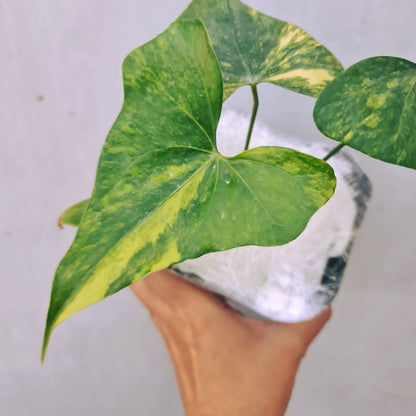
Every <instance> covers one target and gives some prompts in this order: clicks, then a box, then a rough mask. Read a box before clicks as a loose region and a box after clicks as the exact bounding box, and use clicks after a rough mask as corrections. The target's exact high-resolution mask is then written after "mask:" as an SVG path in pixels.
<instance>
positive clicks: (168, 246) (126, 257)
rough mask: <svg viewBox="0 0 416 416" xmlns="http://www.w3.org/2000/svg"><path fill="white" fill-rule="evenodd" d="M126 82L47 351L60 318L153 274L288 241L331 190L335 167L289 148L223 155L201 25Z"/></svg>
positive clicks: (147, 49) (179, 30) (146, 49)
mask: <svg viewBox="0 0 416 416" xmlns="http://www.w3.org/2000/svg"><path fill="white" fill-rule="evenodd" d="M123 80H124V88H125V101H124V104H123V107H122V110H121V113H120V114H119V116H118V118H117V120H116V122H115V124H114V125H113V127H112V129H111V131H110V133H109V135H108V137H107V140H106V142H105V145H104V148H103V151H102V154H101V157H100V161H99V165H98V170H97V177H96V183H95V188H94V191H93V195H92V197H91V200H90V202H89V204H88V207H87V210H86V212H85V213H84V215H83V216H82V219H81V223H80V225H79V229H78V233H77V235H76V238H75V241H74V243H73V244H72V246H71V248H70V249H69V251H68V252H67V254H66V255H65V257H64V258H63V260H62V261H61V263H60V265H59V266H58V269H57V271H56V275H55V279H54V283H53V288H52V296H51V303H50V307H49V313H48V318H47V326H46V331H45V338H44V349H43V352H45V349H46V346H47V343H48V340H49V336H50V333H51V331H52V329H53V328H54V327H55V326H56V325H57V324H58V323H60V322H61V321H63V320H64V319H66V318H68V317H69V316H70V315H72V314H74V313H75V312H77V311H79V310H80V309H82V308H84V307H86V306H88V305H89V304H91V303H93V302H96V301H98V300H101V299H103V298H105V297H106V296H109V295H111V294H113V293H115V292H117V291H119V290H120V289H122V288H124V287H125V286H127V285H129V284H131V283H133V282H135V281H137V280H139V279H142V278H143V277H145V276H146V275H147V274H148V273H150V272H153V271H156V270H160V269H163V268H165V267H169V266H170V265H172V264H175V263H178V262H181V261H183V260H185V259H190V258H195V257H198V256H201V255H202V254H204V253H207V252H211V251H219V250H225V249H229V248H232V247H236V246H242V245H248V244H255V245H278V244H285V243H287V242H289V241H291V240H293V239H294V238H295V237H296V236H297V235H298V234H300V232H301V231H302V230H303V229H304V227H305V226H306V224H307V222H308V220H309V218H310V217H311V216H312V214H313V213H314V212H315V211H316V210H317V209H318V208H319V207H320V206H322V205H323V204H324V203H325V202H326V201H327V200H328V199H329V198H330V197H331V195H332V193H333V190H334V186H335V178H334V174H333V171H332V168H331V167H330V166H329V165H328V164H326V163H325V162H323V161H322V160H319V159H315V158H313V157H312V156H309V155H305V154H303V153H299V152H296V151H294V150H290V149H285V148H278V147H262V148H256V149H253V150H249V151H246V152H244V153H241V154H240V155H238V156H235V157H232V158H226V157H224V156H222V155H221V154H219V153H218V151H217V149H216V145H215V134H216V128H217V124H218V120H219V117H220V111H221V105H222V80H221V73H220V69H219V66H218V62H217V60H216V58H215V55H214V52H213V50H212V48H211V46H210V44H209V41H208V37H207V34H206V32H205V29H204V26H203V25H202V23H201V22H200V21H196V20H194V21H186V22H178V23H175V24H173V25H172V26H170V27H169V29H168V30H167V31H166V32H164V33H162V34H161V35H159V36H158V37H157V38H155V39H154V40H152V41H150V42H149V43H147V44H145V45H144V46H142V47H140V48H138V49H136V50H135V51H133V52H132V53H131V54H130V55H129V56H128V57H127V58H126V60H125V62H124V64H123ZM243 142H244V138H242V146H243Z"/></svg>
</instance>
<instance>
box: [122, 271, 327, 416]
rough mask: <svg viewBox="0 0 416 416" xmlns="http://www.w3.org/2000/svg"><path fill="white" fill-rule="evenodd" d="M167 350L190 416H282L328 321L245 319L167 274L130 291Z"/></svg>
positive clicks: (153, 276) (159, 274) (156, 275)
mask: <svg viewBox="0 0 416 416" xmlns="http://www.w3.org/2000/svg"><path fill="white" fill-rule="evenodd" d="M130 287H131V289H132V291H133V292H134V293H135V295H136V296H137V297H138V298H139V299H140V300H141V301H142V302H143V304H144V305H145V306H146V307H147V309H148V310H149V312H150V315H151V317H152V319H153V322H154V323H155V325H156V326H157V327H158V328H159V330H160V332H161V333H162V336H163V338H164V340H165V342H166V345H167V348H168V351H169V354H170V357H171V359H172V362H173V366H174V369H175V373H176V378H177V381H178V385H179V390H180V394H181V397H182V401H183V404H184V408H185V412H186V415H187V416H214V415H215V416H237V415H238V416H257V415H259V416H260V415H261V416H281V415H283V414H284V413H285V410H286V407H287V405H288V402H289V399H290V395H291V392H292V389H293V385H294V381H295V376H296V372H297V369H298V367H299V364H300V361H301V359H302V357H303V356H304V354H305V353H306V350H307V348H308V346H309V344H310V343H311V342H312V340H313V339H314V338H315V337H316V335H317V334H318V333H319V332H320V330H321V329H322V328H323V326H324V325H325V323H326V322H327V321H328V319H329V318H330V315H331V310H330V308H328V309H326V310H325V311H324V312H322V313H321V314H320V315H318V316H317V317H315V318H314V319H312V320H310V321H306V322H300V323H295V324H286V323H280V322H263V321H257V320H253V319H249V318H246V317H244V316H242V315H239V314H237V313H236V312H234V311H232V310H231V309H229V308H228V307H226V306H225V305H224V304H223V303H222V302H221V301H220V300H219V299H217V298H216V297H215V296H212V295H211V294H209V293H208V292H206V291H204V290H202V289H200V288H197V287H196V286H193V285H192V284H190V283H187V282H185V281H184V280H183V279H181V278H180V277H178V276H177V275H176V274H175V273H173V272H171V271H169V270H161V271H159V272H155V273H152V274H151V275H149V276H148V277H146V279H144V280H143V281H140V282H137V283H134V284H133V285H131V286H130Z"/></svg>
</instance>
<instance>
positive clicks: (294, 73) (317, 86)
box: [181, 0, 342, 99]
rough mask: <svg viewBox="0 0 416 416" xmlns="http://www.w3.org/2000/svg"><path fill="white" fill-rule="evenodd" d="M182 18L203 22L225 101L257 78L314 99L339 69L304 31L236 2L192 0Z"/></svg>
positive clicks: (324, 50)
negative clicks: (216, 65)
mask: <svg viewBox="0 0 416 416" xmlns="http://www.w3.org/2000/svg"><path fill="white" fill-rule="evenodd" d="M181 18H182V19H188V18H198V19H201V20H202V22H203V23H204V24H205V26H206V28H207V31H208V35H209V37H210V39H211V42H212V45H213V48H214V50H215V53H216V55H217V58H218V61H219V64H220V68H221V72H222V75H223V79H224V99H226V98H228V97H229V96H230V95H231V94H232V93H233V92H234V91H235V90H236V89H237V88H239V87H242V86H244V85H251V86H254V85H257V84H259V83H261V82H268V83H272V84H275V85H279V86H281V87H284V88H287V89H289V90H292V91H295V92H299V93H302V94H306V95H310V96H312V97H316V96H317V95H318V94H319V92H320V91H321V90H322V89H323V88H324V87H325V85H326V84H327V83H328V81H331V80H332V79H333V78H334V77H335V76H336V75H337V74H338V73H340V72H342V66H341V64H340V63H339V62H338V60H337V59H336V58H335V57H334V56H333V55H332V54H331V53H330V52H329V51H328V50H327V49H326V48H325V47H324V46H322V45H321V44H320V43H319V42H317V41H316V40H315V39H314V38H313V37H312V36H310V35H309V34H308V33H306V32H305V31H304V30H303V29H301V28H300V27H298V26H295V25H293V24H290V23H287V22H283V21H281V20H278V19H275V18H273V17H270V16H267V15H265V14H262V13H260V12H258V11H257V10H254V9H252V8H250V7H248V6H246V5H245V4H243V3H242V2H241V1H239V0H193V1H192V3H191V4H190V5H189V7H188V8H187V9H186V10H185V12H184V13H183V14H182V15H181Z"/></svg>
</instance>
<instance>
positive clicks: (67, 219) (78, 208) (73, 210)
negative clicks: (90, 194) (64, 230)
mask: <svg viewBox="0 0 416 416" xmlns="http://www.w3.org/2000/svg"><path fill="white" fill-rule="evenodd" d="M89 202H90V200H89V199H85V200H84V201H81V202H78V203H77V204H75V205H72V207H69V208H68V209H66V210H65V211H64V212H63V213H62V214H61V216H60V217H59V220H58V225H59V226H60V227H63V226H64V225H72V226H73V227H78V225H79V223H80V222H81V218H82V216H83V215H84V212H85V210H86V209H87V206H88V203H89Z"/></svg>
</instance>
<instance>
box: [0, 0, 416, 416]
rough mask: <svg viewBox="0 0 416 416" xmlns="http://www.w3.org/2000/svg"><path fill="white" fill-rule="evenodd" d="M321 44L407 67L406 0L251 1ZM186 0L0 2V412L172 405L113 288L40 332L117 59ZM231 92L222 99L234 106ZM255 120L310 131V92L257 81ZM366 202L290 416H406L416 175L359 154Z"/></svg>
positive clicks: (118, 98)
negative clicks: (65, 215)
mask: <svg viewBox="0 0 416 416" xmlns="http://www.w3.org/2000/svg"><path fill="white" fill-rule="evenodd" d="M247 3H249V4H250V5H251V6H252V7H255V8H257V9H259V10H261V11H263V12H265V13H267V14H270V15H273V16H275V17H278V18H280V19H283V20H287V21H290V22H292V23H295V24H297V25H299V26H301V27H302V28H304V29H305V30H307V31H308V32H309V33H311V34H312V35H313V36H314V37H316V38H317V39H318V40H320V41H321V42H322V43H324V44H325V45H326V46H327V47H328V48H329V49H330V50H331V51H332V52H333V53H334V54H335V55H336V56H337V57H338V58H339V59H340V60H341V62H342V63H343V64H344V65H345V66H349V65H351V64H353V63H355V62H357V61H358V60H361V59H363V58H365V57H369V56H375V55H395V56H401V57H404V58H407V59H410V60H413V61H416V44H415V39H416V25H415V24H414V21H415V16H416V2H415V1H414V0H395V1H392V0H360V1H358V0H351V1H334V0H308V1H306V0H303V1H302V0H291V1H281V0H257V1H254V0H250V1H247ZM186 5H187V0H175V1H171V0H152V1H151V2H149V1H140V0H118V1H114V0H113V1H110V0H72V1H66V0H40V1H36V2H35V1H31V0H0V97H1V101H0V105H1V107H0V110H1V111H0V129H1V134H0V140H1V151H0V158H1V164H0V186H1V195H2V196H1V205H0V215H1V223H0V238H1V243H0V244H1V247H0V257H1V262H0V278H1V289H0V334H1V335H0V414H1V415H5V416H29V415H45V416H53V415H57V414H59V415H61V416H67V415H68V416H69V415H75V414H76V415H80V416H84V415H85V416H86V415H102V416H105V415H108V416H109V415H114V414H122V415H125V416H129V415H152V416H153V415H154V416H159V415H160V416H162V415H171V416H179V415H181V414H183V411H182V408H181V403H180V399H179V395H178V391H177V387H176V384H175V379H174V375H173V371H172V368H171V365H170V362H169V358H168V356H167V353H166V351H165V347H164V344H163V342H162V339H161V337H160V336H159V334H158V332H157V331H156V329H155V328H154V327H153V325H152V323H151V321H150V319H149V317H148V314H147V312H146V311H145V310H144V308H143V307H142V306H141V305H140V304H139V303H138V302H137V301H136V300H135V299H134V298H133V296H132V295H131V294H130V293H129V292H128V291H127V290H125V291H122V292H120V293H118V294H116V295H114V296H112V297H111V298H109V299H107V300H105V301H103V302H100V303H98V304H96V305H94V306H91V307H89V308H87V309H86V310H84V311H82V312H80V313H78V314H77V315H75V316H74V317H72V318H71V319H69V320H68V321H66V322H65V323H64V324H63V325H61V326H60V327H58V328H57V329H56V331H55V333H54V335H53V337H52V341H51V345H50V348H49V352H48V355H47V358H46V362H45V364H44V365H43V366H41V364H40V362H39V354H40V346H41V337H42V331H43V325H44V319H45V315H46V310H47V305H48V298H49V290H50V286H51V282H52V277H53V273H54V269H55V267H56V265H57V263H58V261H59V259H60V258H61V257H62V255H63V254H64V253H65V251H66V249H67V248H68V246H69V244H70V242H71V240H72V238H73V236H74V230H73V229H71V228H65V229H64V230H59V229H58V228H57V226H56V220H57V217H58V215H59V214H60V212H61V211H62V210H63V209H64V208H66V207H67V206H69V205H71V204H72V203H74V202H76V201H78V200H81V199H84V198H86V197H88V196H89V194H90V191H91V188H92V186H93V181H94V175H95V166H96V162H97V160H98V156H99V152H100V148H101V146H102V143H103V141H104V138H105V136H106V134H107V132H108V130H109V128H110V126H111V124H112V122H113V121H114V120H115V117H116V115H117V114H118V111H119V109H120V106H121V103H122V85H121V62H122V60H123V58H124V57H125V55H126V54H127V53H128V52H130V51H131V50H132V49H133V48H135V47H136V46H138V45H140V44H142V43H144V42H146V41H147V40H149V39H150V38H152V37H153V36H155V35H156V34H158V33H159V32H160V31H162V30H163V29H165V28H166V27H167V25H168V24H169V23H170V22H171V21H172V20H174V19H175V18H176V16H177V15H178V14H179V13H180V12H181V11H182V10H183V9H184V8H185V6H186ZM245 97H249V94H248V91H245V90H241V91H240V92H239V93H237V94H236V96H235V97H233V98H232V99H231V100H230V102H228V103H227V106H230V107H232V108H236V109H240V110H246V111H248V108H247V107H246V106H245V105H244V104H243V99H244V98H245ZM260 98H261V100H262V102H261V109H260V114H259V118H260V119H261V120H262V121H263V122H265V123H266V124H268V125H269V126H270V127H271V128H272V129H273V130H275V131H279V132H281V133H283V134H287V135H292V136H307V137H311V138H317V139H318V138H320V137H321V135H320V134H319V132H318V131H317V130H316V129H315V127H314V125H313V122H312V118H311V111H312V107H313V100H312V99H309V98H306V97H302V96H300V95H296V94H293V93H290V92H286V91H284V90H283V89H280V88H277V87H272V86H262V87H261V88H260ZM357 157H358V159H359V160H360V161H362V165H363V166H364V167H365V169H366V170H367V172H368V174H369V176H370V177H371V179H372V181H373V185H374V198H373V200H372V204H371V207H370V209H369V212H368V215H367V218H366V221H365V223H364V225H363V227H362V230H361V233H360V235H359V238H358V239H357V242H356V244H355V247H354V250H353V254H352V258H351V261H350V263H349V266H348V270H347V273H346V276H345V279H344V282H343V285H342V290H341V293H340V294H339V296H338V298H337V299H336V301H335V303H334V316H333V319H332V321H331V322H330V324H329V325H328V327H327V328H326V329H325V331H324V332H323V333H322V334H321V336H320V337H319V338H318V339H317V340H316V342H315V343H314V345H313V346H312V348H311V349H310V351H309V354H308V356H307V357H306V359H305V361H304V363H303V365H302V367H301V370H300V373H299V375H298V380H297V384H296V387H295V391H294V395H293V397H292V401H291V404H290V408H289V410H288V415H289V416H295V415H302V414H308V415H310V416H312V415H316V416H325V415H334V414H335V415H338V416H347V415H350V414H359V415H378V416H379V415H397V414H400V415H402V416H412V415H414V414H415V412H416V381H415V380H416V379H415V373H416V359H415V356H414V351H415V346H416V313H415V298H416V279H415V267H414V264H415V263H414V262H415V248H416V244H415V237H414V236H415V235H416V222H415V218H414V213H415V212H416V174H415V172H414V171H411V170H410V169H404V168H398V167H395V166H391V165H388V164H384V163H381V162H378V161H375V160H372V159H369V158H366V157H364V156H362V155H360V154H357Z"/></svg>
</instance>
